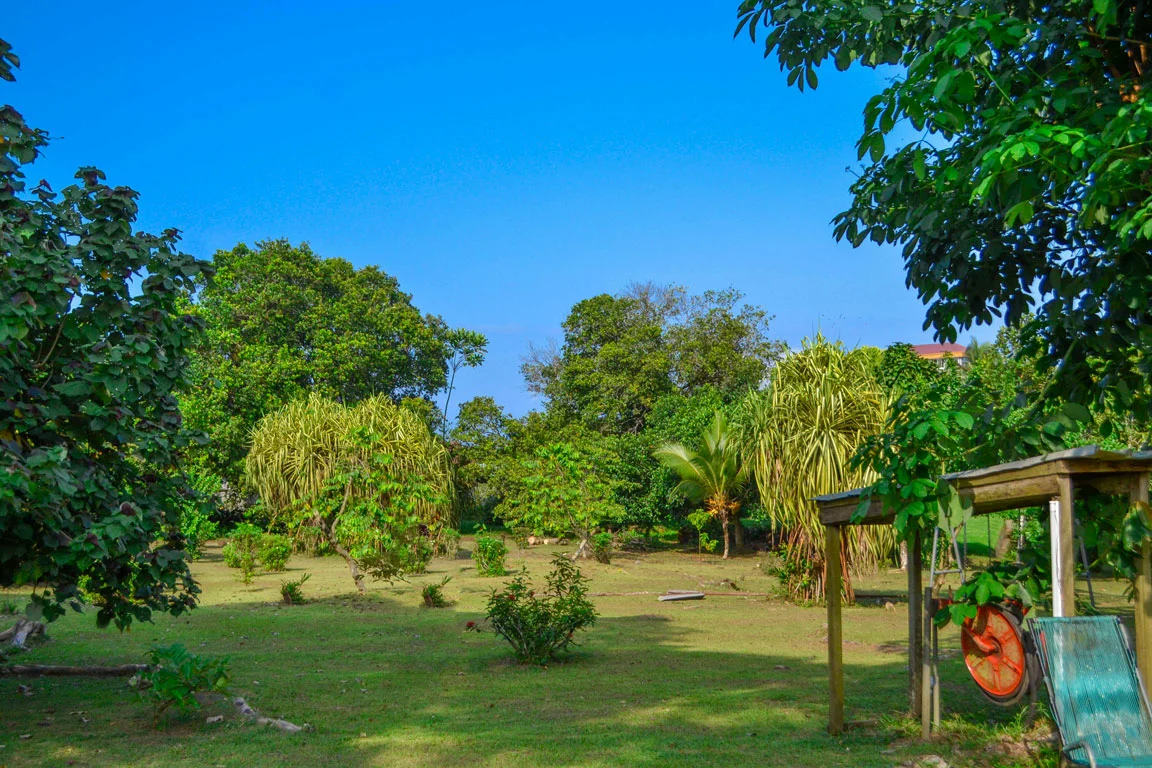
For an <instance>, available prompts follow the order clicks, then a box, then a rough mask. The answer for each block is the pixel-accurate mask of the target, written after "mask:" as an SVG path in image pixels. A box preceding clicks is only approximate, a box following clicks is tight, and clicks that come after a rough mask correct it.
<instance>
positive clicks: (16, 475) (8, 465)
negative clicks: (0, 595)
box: [0, 41, 212, 627]
mask: <svg viewBox="0 0 1152 768" xmlns="http://www.w3.org/2000/svg"><path fill="white" fill-rule="evenodd" d="M17 63H18V62H17V59H16V58H15V56H14V55H13V54H12V53H11V50H10V48H9V46H8V44H7V43H4V42H3V41H0V79H3V80H6V81H11V80H13V79H14V71H13V70H14V67H15V65H16V64H17ZM0 137H2V139H0V274H3V276H4V277H3V279H2V280H0V541H2V542H3V546H2V548H0V587H4V588H7V587H33V586H36V587H38V590H37V592H36V593H35V595H34V596H33V597H32V601H31V606H30V608H29V613H30V614H31V615H32V616H34V617H35V616H38V615H43V617H44V618H46V619H49V620H51V619H54V618H56V617H58V616H60V615H61V614H62V613H63V611H64V610H65V608H64V606H66V605H71V606H72V607H74V608H77V609H79V597H80V589H81V587H82V586H83V589H84V590H85V592H86V593H87V594H88V595H89V596H90V597H91V599H92V600H93V602H95V603H96V605H98V607H99V610H98V612H97V615H96V619H97V623H98V624H100V625H101V626H104V625H107V624H108V623H110V622H113V623H115V624H116V625H117V626H119V627H126V626H127V625H129V624H130V623H131V622H132V621H134V620H138V621H147V620H149V619H150V618H151V616H152V613H153V611H163V612H167V613H172V614H180V613H182V612H184V611H186V610H188V609H189V608H191V607H193V606H194V605H195V601H196V594H197V593H198V591H199V590H198V588H197V587H196V585H195V583H194V582H193V580H192V575H191V573H190V572H189V570H188V563H187V553H186V552H185V549H184V542H183V538H182V535H181V533H180V528H179V523H180V520H179V509H180V508H181V506H182V504H183V502H184V500H185V497H186V496H188V495H189V494H190V493H192V491H191V488H190V487H189V483H188V479H187V477H186V476H185V475H184V473H183V471H182V468H181V466H180V462H179V457H180V454H181V452H182V451H184V450H185V449H187V448H189V447H190V446H192V445H194V444H195V443H197V442H198V440H199V437H198V436H197V435H195V434H193V433H191V432H189V431H188V430H187V429H185V426H184V421H183V417H182V415H181V412H180V408H179V404H178V403H177V400H176V392H177V391H178V390H179V389H180V388H181V387H182V386H184V385H185V384H186V383H187V380H188V376H189V363H188V350H189V348H190V347H191V346H192V345H193V344H195V343H196V342H197V340H198V339H199V336H200V333H201V326H200V323H199V322H198V321H197V320H196V318H193V317H191V316H189V315H187V314H185V313H184V312H182V311H181V307H182V303H181V302H182V299H183V298H184V297H186V296H187V295H188V294H189V293H190V292H191V291H193V290H194V289H195V287H196V286H197V285H198V284H201V283H202V281H203V280H205V279H207V278H208V277H209V276H210V275H211V273H212V270H211V267H210V266H209V265H208V264H206V263H205V262H202V261H198V260H197V259H195V258H193V257H192V256H189V255H188V254H185V253H181V252H180V250H179V248H178V244H179V233H178V232H177V231H176V230H174V229H168V230H165V231H164V232H163V233H161V234H159V235H152V234H147V233H145V232H139V231H136V230H135V226H134V225H135V224H136V218H137V215H138V212H139V208H138V204H137V197H138V196H137V193H136V192H135V191H133V190H131V189H129V188H128V187H112V186H109V185H107V184H106V183H105V176H104V174H103V173H102V172H101V171H99V170H97V169H95V168H82V169H80V170H79V171H78V172H77V174H76V183H75V184H73V185H71V186H68V187H65V188H64V189H63V190H61V191H60V192H56V191H54V190H53V189H51V187H49V185H48V184H47V182H43V181H42V182H40V184H38V185H37V186H35V187H34V188H31V189H29V188H28V186H27V183H26V177H25V174H26V172H27V167H28V166H29V165H30V164H31V163H33V162H34V161H35V160H36V158H37V156H38V155H39V153H40V151H41V150H42V149H43V148H44V147H45V146H46V145H47V137H46V135H45V134H44V132H42V131H38V130H35V129H33V128H31V127H29V126H28V125H27V124H26V123H25V122H24V119H23V117H21V115H20V113H19V112H17V111H16V110H15V109H13V108H12V107H10V106H3V107H0Z"/></svg>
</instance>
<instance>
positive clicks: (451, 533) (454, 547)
mask: <svg viewBox="0 0 1152 768" xmlns="http://www.w3.org/2000/svg"><path fill="white" fill-rule="evenodd" d="M434 551H435V553H436V556H437V557H447V558H454V557H456V553H457V552H459V551H460V531H458V530H456V529H455V528H444V529H443V530H441V531H440V535H439V536H437V537H436V544H435V550H434Z"/></svg>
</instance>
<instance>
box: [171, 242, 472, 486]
mask: <svg viewBox="0 0 1152 768" xmlns="http://www.w3.org/2000/svg"><path fill="white" fill-rule="evenodd" d="M213 261H214V266H215V267H216V278H215V279H214V280H213V281H212V283H210V284H207V285H204V286H202V287H201V289H200V290H199V291H198V292H197V294H196V296H195V297H194V301H193V303H192V306H191V308H190V311H191V312H192V313H193V314H195V315H196V316H197V317H199V318H201V319H202V320H203V321H204V323H205V325H206V328H207V333H206V335H205V336H204V338H203V340H202V342H201V343H200V344H199V345H197V347H196V349H195V351H194V354H193V379H194V380H193V382H192V384H191V386H188V387H186V388H185V390H184V391H183V393H182V394H181V398H180V399H181V405H182V407H183V409H184V411H185V415H186V416H187V418H188V421H189V424H190V425H191V426H193V427H195V428H198V429H201V430H203V431H204V432H206V433H208V435H209V436H210V437H211V438H212V441H211V443H210V444H209V445H208V446H207V447H206V448H205V449H204V450H203V451H200V452H199V453H198V454H197V455H196V457H195V458H196V459H197V460H198V462H200V463H201V464H203V465H204V469H205V470H207V471H210V472H212V473H214V474H217V475H220V476H221V477H223V478H225V479H227V480H228V481H229V482H230V483H232V484H237V483H238V482H239V481H240V478H241V476H242V475H243V470H244V456H245V454H246V453H247V449H248V440H249V437H250V435H251V432H252V429H253V428H254V427H255V426H256V422H257V421H258V420H259V419H260V418H261V417H262V416H264V415H265V414H268V413H271V412H272V411H275V410H276V409H277V408H280V407H281V406H283V405H285V404H287V403H289V402H292V401H293V400H296V399H299V398H303V397H306V396H307V395H308V394H310V393H313V392H314V393H317V394H320V395H323V396H324V397H328V398H331V399H334V400H338V401H340V402H341V403H344V404H347V405H351V404H354V403H357V402H359V401H360V400H363V399H366V398H369V397H372V396H374V395H387V396H389V397H391V398H392V399H393V400H394V401H396V402H400V401H402V400H404V399H405V398H414V399H416V400H425V401H428V402H429V403H431V402H432V401H433V400H434V398H435V395H436V393H437V392H440V391H441V390H443V389H445V388H446V387H447V386H448V385H449V383H450V382H449V379H448V374H449V367H450V364H451V369H452V370H451V373H452V376H453V379H452V382H451V383H452V384H453V385H454V384H455V375H456V372H457V371H458V370H459V369H460V368H462V367H468V366H475V365H478V364H479V363H480V362H482V361H483V357H484V348H485V344H486V340H485V339H484V337H483V335H481V334H478V333H474V332H470V331H462V330H453V329H450V328H449V327H448V325H447V324H446V323H445V322H444V321H443V320H442V319H441V318H439V317H436V316H434V315H427V314H422V313H421V312H420V310H419V309H418V308H417V307H416V306H415V305H414V304H413V303H412V297H411V296H409V295H408V294H406V293H404V292H403V291H401V290H400V284H399V282H398V281H397V279H396V278H395V277H392V276H391V275H388V274H387V273H385V272H384V271H382V270H380V269H378V268H377V267H374V266H368V267H363V268H361V269H356V268H355V267H354V266H353V265H352V264H351V263H349V262H348V261H346V260H344V259H338V258H323V257H321V256H320V255H318V254H316V253H315V252H313V251H312V249H311V248H309V247H308V245H307V244H301V245H298V246H294V245H292V244H291V243H289V242H287V241H284V240H269V241H263V242H259V243H257V244H256V247H255V248H250V247H248V246H247V245H243V244H241V245H237V246H236V247H235V248H233V249H232V250H228V251H217V253H216V255H215V257H214V259H213ZM429 414H430V415H431V416H434V417H435V416H437V415H438V414H437V413H435V412H433V411H432V409H431V408H430V409H429Z"/></svg>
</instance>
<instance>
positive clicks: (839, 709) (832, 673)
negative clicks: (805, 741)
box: [824, 525, 844, 735]
mask: <svg viewBox="0 0 1152 768" xmlns="http://www.w3.org/2000/svg"><path fill="white" fill-rule="evenodd" d="M841 580H842V578H841V575H840V526H838V525H828V526H825V527H824V601H825V602H826V603H827V605H828V733H831V734H833V735H835V734H838V733H841V732H843V730H844V634H843V625H842V624H841V616H840V589H841V586H842V585H841Z"/></svg>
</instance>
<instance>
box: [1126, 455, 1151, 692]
mask: <svg viewBox="0 0 1152 768" xmlns="http://www.w3.org/2000/svg"><path fill="white" fill-rule="evenodd" d="M1129 499H1130V500H1131V502H1132V503H1133V504H1145V505H1147V504H1148V473H1143V474H1139V475H1136V476H1135V477H1134V478H1133V480H1132V489H1131V490H1130V491H1129ZM1135 620H1136V666H1137V667H1139V669H1140V677H1141V678H1142V679H1143V681H1144V690H1145V692H1147V690H1148V678H1149V677H1152V546H1150V545H1149V543H1148V542H1147V541H1145V542H1144V545H1143V551H1142V556H1141V558H1140V560H1139V562H1138V563H1137V570H1136V610H1135Z"/></svg>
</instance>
